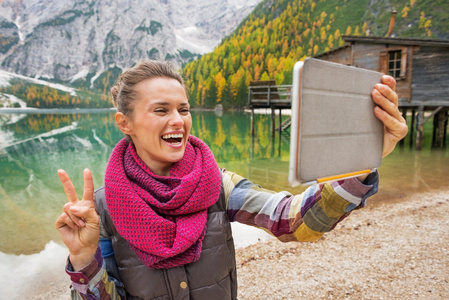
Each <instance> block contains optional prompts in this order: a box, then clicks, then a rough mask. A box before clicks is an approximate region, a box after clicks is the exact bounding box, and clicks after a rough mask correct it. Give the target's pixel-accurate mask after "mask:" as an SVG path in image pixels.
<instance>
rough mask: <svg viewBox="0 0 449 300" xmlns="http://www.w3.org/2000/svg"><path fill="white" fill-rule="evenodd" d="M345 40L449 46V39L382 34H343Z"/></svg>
mask: <svg viewBox="0 0 449 300" xmlns="http://www.w3.org/2000/svg"><path fill="white" fill-rule="evenodd" d="M342 39H343V41H345V42H359V43H373V44H394V45H410V46H433V47H448V48H449V40H432V39H413V38H396V37H380V36H350V35H344V36H342Z"/></svg>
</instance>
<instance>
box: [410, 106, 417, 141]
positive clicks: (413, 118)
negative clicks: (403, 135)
mask: <svg viewBox="0 0 449 300" xmlns="http://www.w3.org/2000/svg"><path fill="white" fill-rule="evenodd" d="M415 114H416V111H415V110H414V109H412V121H411V123H410V149H411V148H412V147H413V138H414V136H415V135H414V131H415Z"/></svg>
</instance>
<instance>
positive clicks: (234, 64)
mask: <svg viewBox="0 0 449 300" xmlns="http://www.w3.org/2000/svg"><path fill="white" fill-rule="evenodd" d="M394 9H395V10H396V11H397V12H398V14H397V16H396V25H395V27H394V31H393V34H394V36H396V37H406V38H409V37H413V38H421V39H426V38H431V39H449V18H448V16H449V5H448V3H447V0H408V1H404V0H333V1H331V0H277V1H274V0H264V1H262V2H260V3H259V4H258V6H257V7H256V8H255V9H254V11H253V12H252V13H251V14H250V15H249V16H248V17H247V18H245V19H244V20H243V21H242V23H241V24H240V25H239V26H238V27H237V28H236V30H235V31H234V32H233V33H232V34H231V35H230V36H228V37H226V38H225V39H223V42H222V43H221V44H220V45H218V46H217V47H215V49H214V51H212V52H211V53H208V54H206V55H203V56H202V57H201V58H199V59H198V60H196V61H194V62H191V63H189V64H187V65H186V66H185V67H184V69H183V71H184V74H185V76H186V78H187V82H188V85H189V88H190V91H191V95H190V100H191V101H190V103H191V105H197V106H206V107H214V106H215V105H216V104H217V103H220V104H222V105H223V106H224V107H225V108H226V107H228V108H229V107H242V106H244V105H246V103H247V101H248V96H247V93H248V85H249V83H250V81H252V80H275V81H276V83H277V84H291V83H292V69H293V65H294V64H295V62H296V61H298V60H302V59H304V58H305V57H307V56H313V55H316V54H319V53H322V52H325V51H329V50H330V49H334V48H337V47H339V46H342V45H343V44H344V42H343V40H342V39H341V36H343V35H356V36H357V35H364V36H365V35H370V36H385V35H386V34H387V31H388V26H389V23H390V18H391V12H392V11H393V10H394Z"/></svg>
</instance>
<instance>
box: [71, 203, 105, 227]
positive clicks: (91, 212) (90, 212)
mask: <svg viewBox="0 0 449 300" xmlns="http://www.w3.org/2000/svg"><path fill="white" fill-rule="evenodd" d="M70 212H72V213H73V214H74V215H75V216H77V217H79V218H81V219H83V220H84V221H85V222H86V223H98V220H99V219H98V214H97V212H96V211H95V208H94V207H92V206H72V207H70Z"/></svg>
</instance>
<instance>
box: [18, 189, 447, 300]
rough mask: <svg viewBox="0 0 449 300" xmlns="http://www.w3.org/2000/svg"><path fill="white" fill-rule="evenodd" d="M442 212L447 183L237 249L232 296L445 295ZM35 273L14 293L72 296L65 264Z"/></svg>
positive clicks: (54, 298) (52, 298) (51, 298)
mask: <svg viewBox="0 0 449 300" xmlns="http://www.w3.org/2000/svg"><path fill="white" fill-rule="evenodd" d="M448 214H449V189H442V190H438V191H432V192H424V193H417V194H413V195H410V196H407V197H405V198H402V199H400V200H398V199H394V200H393V201H392V202H386V201H381V202H379V203H370V202H368V205H367V207H366V208H363V209H361V210H357V211H354V212H353V213H352V214H351V215H350V216H349V217H347V218H346V219H345V220H343V221H342V222H341V223H340V224H339V225H338V226H337V227H336V228H335V229H334V230H333V231H332V232H329V233H327V234H325V235H324V237H323V238H321V239H320V240H319V241H317V242H309V243H282V242H280V241H278V240H275V239H269V240H268V241H263V242H258V243H256V244H254V245H250V246H247V247H245V248H240V249H236V254H237V274H238V283H239V293H238V298H239V299H240V300H244V299H300V298H301V299H302V298H303V299H343V298H344V299H354V300H355V299H381V298H384V299H385V298H388V299H423V298H425V299H447V298H449V284H448V283H449V272H448V271H447V266H449V246H448V244H447V241H448V240H449V220H447V219H446V216H447V215H448ZM41 275H43V274H41ZM50 276H55V278H49V277H50ZM38 277H39V279H38V278H36V280H34V281H33V282H29V281H27V284H28V285H29V286H27V287H26V289H21V290H22V292H23V293H22V294H21V295H17V297H16V298H12V299H31V300H40V299H47V300H65V299H70V292H69V285H70V281H69V279H68V276H67V275H66V274H65V272H64V270H60V272H59V273H58V274H46V276H45V277H46V279H45V280H42V276H38Z"/></svg>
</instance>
